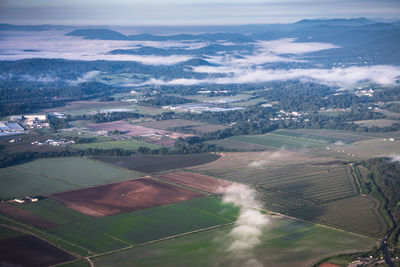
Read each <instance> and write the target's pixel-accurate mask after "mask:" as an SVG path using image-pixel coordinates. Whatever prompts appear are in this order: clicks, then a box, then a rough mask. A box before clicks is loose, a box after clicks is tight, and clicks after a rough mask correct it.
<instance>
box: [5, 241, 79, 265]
mask: <svg viewBox="0 0 400 267" xmlns="http://www.w3.org/2000/svg"><path fill="white" fill-rule="evenodd" d="M74 259H75V257H74V256H72V255H70V254H68V253H67V252H65V251H62V250H60V249H58V248H56V247H54V246H52V245H50V244H49V243H47V242H45V241H43V240H41V239H39V238H36V237H34V236H32V235H21V236H17V237H11V238H7V239H3V240H0V265H1V266H51V265H55V264H60V263H63V262H68V261H72V260H74Z"/></svg>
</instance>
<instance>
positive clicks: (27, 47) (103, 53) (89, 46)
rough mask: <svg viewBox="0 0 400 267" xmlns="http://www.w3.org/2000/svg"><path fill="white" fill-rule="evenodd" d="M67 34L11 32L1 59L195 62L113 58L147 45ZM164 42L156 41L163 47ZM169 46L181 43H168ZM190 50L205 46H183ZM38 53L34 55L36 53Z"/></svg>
mask: <svg viewBox="0 0 400 267" xmlns="http://www.w3.org/2000/svg"><path fill="white" fill-rule="evenodd" d="M65 33H66V32H65V31H57V30H51V31H43V32H8V33H7V35H5V36H3V38H2V39H0V47H1V48H0V60H20V59H26V58H62V59H67V60H110V61H136V62H140V63H142V64H146V65H173V64H177V63H180V62H184V61H187V60H189V59H191V58H192V57H191V56H187V55H171V56H157V55H148V56H141V55H112V54H109V53H108V52H110V51H112V50H115V49H132V48H133V47H135V46H136V45H142V44H146V43H145V42H135V41H121V40H87V39H83V38H80V37H73V36H65V35H64V34H65ZM160 43H161V42H159V43H156V42H153V44H154V45H156V44H158V46H161V45H160ZM165 45H166V46H167V47H172V46H178V43H177V42H175V43H168V42H166V44H165ZM182 45H183V46H185V47H187V48H189V49H190V48H192V47H198V46H201V45H203V44H196V45H193V46H192V45H190V44H189V43H185V44H182ZM33 51H34V52H33Z"/></svg>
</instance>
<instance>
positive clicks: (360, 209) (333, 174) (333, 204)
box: [190, 151, 387, 236]
mask: <svg viewBox="0 0 400 267" xmlns="http://www.w3.org/2000/svg"><path fill="white" fill-rule="evenodd" d="M190 169H191V170H192V171H196V172H200V173H202V174H206V175H210V176H213V177H218V178H222V179H225V180H230V181H234V182H239V183H245V184H249V185H252V186H254V187H255V188H256V189H257V191H258V192H259V193H260V196H259V199H260V200H261V201H262V202H263V204H264V207H265V208H266V209H270V210H274V211H279V212H282V213H285V214H289V215H293V216H297V217H301V218H305V219H307V220H311V221H316V222H323V223H325V224H328V225H334V226H336V227H339V228H342V229H346V230H350V231H356V229H358V232H360V233H363V234H367V235H371V236H378V235H379V234H382V233H383V232H384V231H385V229H387V228H386V227H387V226H386V225H385V223H384V221H383V220H382V217H381V215H379V214H378V213H377V212H376V211H375V210H376V209H377V208H376V205H377V204H376V202H375V201H372V200H371V199H368V198H354V197H356V196H358V191H357V187H356V185H355V182H354V178H353V177H352V175H351V174H350V171H349V168H348V166H346V165H343V164H342V163H340V161H338V160H333V159H329V158H324V157H313V156H309V155H307V154H304V153H299V152H288V151H277V152H252V153H249V152H248V153H245V152H243V153H224V156H223V157H221V158H220V159H219V160H217V161H215V162H212V163H209V164H205V165H202V166H196V167H192V168H190ZM349 214H357V215H358V216H359V217H358V218H357V219H352V218H351V217H350V216H349Z"/></svg>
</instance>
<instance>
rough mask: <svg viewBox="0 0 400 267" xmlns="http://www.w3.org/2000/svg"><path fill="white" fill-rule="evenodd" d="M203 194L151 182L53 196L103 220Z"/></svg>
mask: <svg viewBox="0 0 400 267" xmlns="http://www.w3.org/2000/svg"><path fill="white" fill-rule="evenodd" d="M202 196H203V194H200V193H197V192H194V191H191V190H188V189H184V188H181V187H177V186H174V185H171V184H167V183H163V182H159V181H156V180H153V179H150V178H141V179H136V180H132V181H125V182H119V183H113V184H108V185H101V186H96V187H89V188H85V189H79V190H75V191H69V192H63V193H57V194H53V195H50V196H49V197H50V198H52V199H55V200H58V201H61V202H63V203H64V204H65V205H66V206H68V207H69V208H71V209H74V210H76V211H79V212H82V213H85V214H88V215H91V216H95V217H102V216H107V215H113V214H118V213H124V212H129V211H134V210H141V209H146V208H151V207H157V206H161V205H166V204H172V203H175V202H181V201H185V200H189V199H193V198H197V197H202Z"/></svg>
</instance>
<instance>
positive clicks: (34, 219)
mask: <svg viewBox="0 0 400 267" xmlns="http://www.w3.org/2000/svg"><path fill="white" fill-rule="evenodd" d="M21 205H29V204H21ZM0 213H2V214H4V215H6V216H8V217H11V218H14V219H17V220H20V221H23V222H26V223H28V224H30V225H33V226H36V227H39V228H49V227H54V226H57V225H58V224H56V223H53V222H51V221H48V220H46V219H43V218H42V217H39V216H37V215H35V214H32V213H30V212H28V211H25V210H22V209H19V208H17V207H14V206H12V205H10V204H7V203H0Z"/></svg>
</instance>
